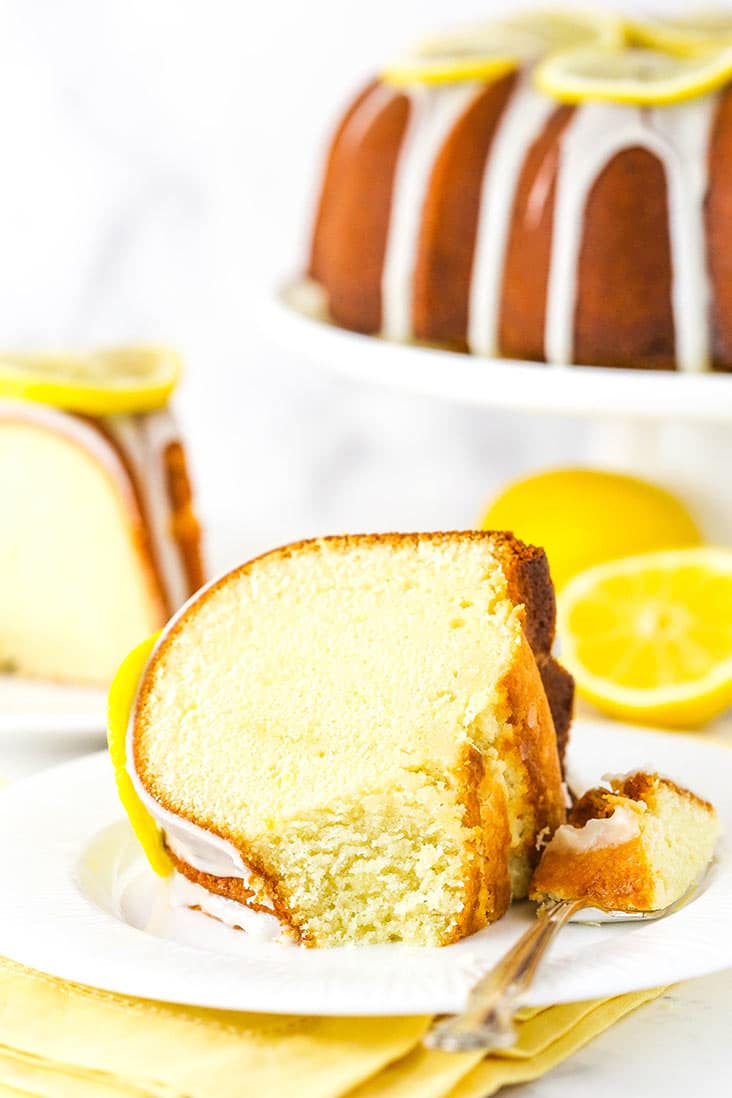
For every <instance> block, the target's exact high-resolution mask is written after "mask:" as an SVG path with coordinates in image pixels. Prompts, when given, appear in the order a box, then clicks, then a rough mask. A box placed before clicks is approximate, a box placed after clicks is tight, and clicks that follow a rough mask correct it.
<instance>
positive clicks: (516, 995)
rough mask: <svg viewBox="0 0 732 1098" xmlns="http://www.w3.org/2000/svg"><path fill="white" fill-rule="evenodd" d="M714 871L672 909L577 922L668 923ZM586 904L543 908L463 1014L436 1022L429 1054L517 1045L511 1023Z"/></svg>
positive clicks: (428, 1038) (599, 915)
mask: <svg viewBox="0 0 732 1098" xmlns="http://www.w3.org/2000/svg"><path fill="white" fill-rule="evenodd" d="M713 865H714V859H712V860H711V861H710V862H709V863H708V864H707V865H706V866H705V868H704V870H703V871H702V873H701V874H700V875H699V877H698V878H697V880H696V881H694V883H693V884H692V885H691V887H690V888H689V889H688V890H687V891H686V892H685V893H684V895H683V896H681V897H680V898H679V899H678V900H676V901H675V902H674V903H672V904H669V906H668V907H664V908H660V909H659V910H658V911H632V912H628V911H598V910H596V909H595V908H593V909H592V914H591V915H589V913H588V915H587V916H586V917H584V918H581V919H575V920H574V921H575V922H576V923H580V924H582V925H584V926H599V925H601V924H603V923H616V922H617V923H630V922H633V923H635V922H654V921H655V920H656V919H665V918H666V916H668V915H673V914H674V912H676V911H679V910H680V909H681V908H682V907H685V906H686V904H688V903H689V902H690V901H691V900H693V899H695V897H696V896H698V895H699V894H700V893H701V892H703V891H704V889H705V888H706V885H707V883H708V880H709V877H710V875H711V870H712V867H713ZM589 907H590V904H588V902H587V901H586V900H557V901H555V902H554V903H550V904H547V905H545V906H544V907H542V908H540V909H539V910H538V912H537V919H536V921H535V922H534V923H533V924H532V925H531V926H530V927H529V929H528V930H527V931H526V933H525V934H522V935H521V937H520V938H519V940H518V941H517V942H516V944H515V945H514V946H512V948H511V949H510V950H509V951H508V953H506V954H505V956H504V957H502V958H501V960H500V961H499V962H498V963H497V964H496V965H495V966H494V967H493V968H492V969H491V970H490V971H489V972H487V973H486V974H485V976H483V977H481V979H480V980H478V982H477V984H475V986H474V987H473V989H472V990H471V992H470V995H469V996H468V1002H467V1006H466V1008H465V1010H464V1011H462V1013H461V1014H453V1015H451V1016H449V1017H447V1018H443V1019H442V1020H441V1021H439V1022H437V1023H436V1024H435V1025H434V1026H433V1027H432V1028H431V1029H430V1030H429V1032H428V1033H427V1034H426V1035H425V1037H424V1039H423V1043H424V1044H425V1045H426V1046H427V1048H432V1049H439V1050H440V1051H442V1052H471V1051H477V1050H478V1049H483V1050H484V1051H486V1052H489V1051H490V1050H491V1049H495V1048H509V1047H510V1046H511V1045H513V1044H514V1043H515V1040H516V1030H515V1027H514V1023H513V1019H514V1015H515V1014H516V1011H517V1010H518V1008H519V1006H520V1005H521V998H522V996H523V995H524V994H525V993H526V992H527V991H528V989H529V988H530V987H531V984H532V981H533V979H534V976H535V974H536V970H537V968H538V967H539V962H540V961H541V959H542V957H543V956H544V955H545V953H546V951H547V950H548V948H549V946H550V945H551V943H552V942H553V941H554V938H555V937H556V936H557V934H558V933H559V931H560V930H561V929H562V927H563V926H564V925H565V923H567V922H568V921H569V920H570V919H571V918H572V916H573V915H576V914H577V913H578V912H579V911H582V910H583V909H587V908H589Z"/></svg>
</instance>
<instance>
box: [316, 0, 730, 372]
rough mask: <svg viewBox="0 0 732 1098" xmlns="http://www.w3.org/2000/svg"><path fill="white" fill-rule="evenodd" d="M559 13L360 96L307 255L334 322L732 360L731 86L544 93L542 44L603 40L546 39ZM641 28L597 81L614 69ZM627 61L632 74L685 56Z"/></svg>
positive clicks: (564, 353) (567, 354)
mask: <svg viewBox="0 0 732 1098" xmlns="http://www.w3.org/2000/svg"><path fill="white" fill-rule="evenodd" d="M520 18H521V17H519V19H520ZM542 18H543V17H542V14H541V13H535V14H534V16H533V24H532V35H531V36H529V39H528V41H527V42H523V41H522V40H521V33H523V32H521V27H519V28H518V31H519V32H521V33H517V27H516V26H515V25H514V24H515V22H516V20H515V19H513V20H512V19H509V20H508V21H501V22H497V23H496V24H494V25H492V26H484V27H479V28H475V29H474V30H473V31H472V32H471V31H466V32H463V34H462V36H461V35H455V36H452V37H451V36H450V35H447V36H445V37H444V38H443V39H442V46H441V47H440V43H439V42H438V43H437V45H435V43H429V44H427V45H426V46H424V47H422V48H421V52H420V51H419V50H418V51H417V52H416V59H414V60H413V61H412V62H411V63H409V64H403V65H402V66H401V67H400V66H399V65H397V66H396V67H392V68H391V69H388V70H386V71H385V73H384V74H383V75H382V76H381V77H379V78H378V79H376V80H374V81H372V82H371V83H370V84H369V85H368V86H367V87H366V88H365V89H364V90H363V91H361V92H360V93H359V95H358V96H357V97H356V99H355V100H354V101H353V102H352V103H351V105H350V106H349V107H348V109H347V110H346V112H345V114H344V115H343V117H342V119H341V121H340V124H339V125H338V128H337V130H336V133H335V136H334V138H333V140H332V144H331V146H330V150H329V153H328V156H327V162H326V167H325V174H324V180H323V183H322V190H321V194H320V200H319V205H318V209H317V215H316V218H315V223H314V230H313V236H312V247H311V254H310V260H309V265H308V275H309V278H310V279H311V280H312V281H313V282H314V283H315V285H316V287H318V288H319V290H320V291H321V292H322V296H323V298H324V301H325V303H326V307H327V309H328V312H329V314H330V317H331V319H333V320H334V321H335V322H336V323H337V324H340V325H342V326H344V327H346V328H350V329H352V330H355V331H358V332H364V333H373V334H377V333H378V334H381V335H383V336H385V337H386V338H388V339H392V340H397V341H426V342H429V343H435V344H441V345H446V346H448V347H451V348H453V349H456V350H463V351H471V352H473V353H475V354H478V355H487V356H503V357H507V358H519V359H530V360H537V361H546V362H548V363H552V364H557V365H567V364H572V363H579V364H583V365H601V366H619V367H645V368H647V369H664V370H666V369H678V370H686V371H700V370H705V369H714V370H723V371H728V370H730V369H732V295H731V292H730V285H732V281H731V280H730V263H732V260H730V256H731V255H732V247H730V224H731V222H730V207H731V203H732V198H731V192H730V186H729V175H730V164H732V84H730V83H729V82H728V83H726V84H724V85H723V86H722V87H717V88H716V89H715V90H714V91H705V90H704V89H705V88H706V87H708V86H709V84H710V83H712V81H711V79H707V77H706V76H705V75H704V73H702V72H700V75H699V78H698V81H697V83H698V88H699V91H698V94H693V95H691V93H690V90H689V89H690V88H691V89H692V90H693V86H692V79H693V78H692V76H688V78H687V84H686V85H685V86H684V88H683V89H682V90H681V91H679V92H678V98H679V99H680V101H679V102H673V103H665V104H664V105H650V106H649V105H642V104H641V102H640V101H639V102H635V103H634V102H627V98H628V96H629V94H630V95H631V97H632V93H629V92H628V81H627V80H625V81H624V80H623V79H622V78H620V79H618V80H617V81H616V83H617V97H616V99H615V101H613V89H612V87H609V78H608V82H606V84H605V85H604V86H603V87H602V88H601V89H600V91H598V89H597V86H596V85H597V83H598V81H595V82H594V84H593V86H592V87H590V86H589V85H590V84H591V83H592V81H591V80H590V79H585V80H584V85H583V86H584V87H585V88H586V99H585V101H583V102H578V103H567V102H561V101H560V100H561V99H562V97H563V92H564V91H566V96H565V97H566V98H568V99H572V98H580V97H581V94H580V95H575V94H574V93H573V92H572V88H571V86H569V85H568V90H567V89H562V88H560V89H559V91H558V93H557V97H556V98H555V97H553V96H552V95H551V94H547V92H546V90H540V89H539V87H537V84H536V80H535V75H536V74H535V70H534V64H535V62H536V60H537V56H538V55H539V54H540V53H541V51H542V50H543V51H544V52H545V53H546V52H547V51H549V52H550V51H551V50H552V49H553V48H556V47H557V45H559V46H562V45H564V44H567V43H569V44H572V43H574V42H575V41H576V40H577V39H578V38H579V39H580V41H581V42H582V44H583V45H584V44H585V42H586V41H587V40H589V39H588V38H587V35H586V36H585V39H582V37H581V36H579V35H578V34H577V33H575V34H574V37H572V36H571V35H569V36H567V37H566V41H565V42H564V43H563V42H562V40H561V36H560V39H559V41H557V40H556V38H555V37H553V36H552V34H551V33H549V31H547V33H546V34H545V35H544V40H543V41H542V35H541V33H538V34H536V33H535V32H537V31H539V32H541V30H542ZM546 19H547V21H548V22H547V25H549V20H550V17H549V16H546ZM506 22H508V26H506V25H505V24H506ZM728 22H729V21H728ZM527 25H528V24H527ZM601 26H602V27H603V28H604V30H605V31H607V23H606V22H605V23H601ZM624 33H625V31H624V28H623V27H622V26H620V25H619V24H618V26H617V28H616V39H617V40H616V41H615V42H614V43H613V42H612V34H611V35H610V39H611V41H610V42H609V43H608V35H607V34H605V36H604V41H602V42H600V44H599V45H598V47H597V52H596V53H593V54H591V55H590V61H589V62H588V61H587V55H586V54H585V55H583V56H582V57H580V58H579V59H578V61H577V65H576V69H577V71H578V72H579V73H580V76H584V77H587V71H588V69H590V70H592V69H593V67H594V68H595V70H596V71H599V72H602V71H603V70H602V66H603V65H605V66H606V68H607V71H608V72H612V71H614V69H613V66H615V67H617V65H618V62H617V54H618V53H619V52H620V51H621V48H622V47H621V43H622V38H623V34H624ZM598 36H599V37H602V36H601V35H599V32H598ZM501 43H504V44H505V53H506V55H507V57H510V55H511V54H513V56H514V63H513V64H510V63H508V61H507V60H506V58H502V57H501V54H502V50H501ZM440 48H441V49H442V54H443V55H444V56H442V57H441V55H440V54H439V49H440ZM471 51H472V56H473V57H474V59H475V60H474V63H473V64H466V63H465V57H466V56H467V57H468V59H469V58H470V57H471ZM608 51H610V54H611V56H610V60H609V61H608ZM435 56H436V57H437V59H438V60H440V59H441V61H442V67H440V65H437V67H435ZM623 56H624V60H623V61H622V62H621V66H622V67H623V69H627V70H628V71H629V73H630V75H631V76H637V77H638V79H637V80H636V84H635V85H634V86H637V84H638V83H640V82H642V81H643V80H647V79H650V76H649V74H650V73H654V72H655V71H656V70H657V71H658V73H659V83H660V82H663V81H664V80H666V71H667V69H673V68H674V66H676V65H679V66H683V65H685V64H687V62H678V60H677V59H674V58H673V57H672V56H671V55H670V54H669V55H667V54H664V53H662V52H659V51H654V50H651V49H644V50H638V49H637V48H636V49H631V48H626V50H625V53H624V55H623ZM445 58H447V60H445ZM491 58H493V61H492V62H491ZM563 64H565V65H566V63H565V62H563ZM583 66H584V68H583ZM482 67H484V68H485V70H486V75H484V76H482V77H481V76H480V72H481V68H482ZM566 67H569V66H568V65H566ZM507 69H508V71H507ZM682 71H683V72H685V71H686V70H683V69H682ZM714 72H715V78H714V81H713V82H714V83H715V84H716V85H718V84H719V83H720V81H721V77H720V75H719V72H720V70H719V67H717V68H716V69H715V70H714ZM727 72H728V73H729V77H728V79H732V63H729V59H728V63H727ZM591 76H592V71H590V77H591ZM649 95H650V93H648V92H646V98H648V96H649ZM668 95H670V93H667V97H668ZM643 98H644V93H643V88H641V91H640V93H639V100H643ZM658 98H659V100H661V99H663V89H661V90H659V91H658ZM595 99H597V100H599V99H603V100H605V101H602V102H601V101H594V100H595ZM624 99H625V100H626V101H623V100H624ZM608 100H609V101H608Z"/></svg>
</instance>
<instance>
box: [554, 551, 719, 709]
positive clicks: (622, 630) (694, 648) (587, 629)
mask: <svg viewBox="0 0 732 1098" xmlns="http://www.w3.org/2000/svg"><path fill="white" fill-rule="evenodd" d="M559 632H560V638H561V659H562V662H563V663H564V664H565V665H566V667H567V668H568V670H569V671H571V672H572V674H573V675H574V676H575V679H576V681H577V687H578V690H579V691H580V693H581V694H582V695H583V696H584V697H586V698H587V699H588V700H589V701H591V702H593V703H594V704H595V705H596V706H597V707H598V709H601V710H602V711H603V712H605V713H609V714H611V715H612V716H616V717H621V718H623V719H626V720H631V721H637V722H640V723H643V724H655V725H659V726H662V727H668V728H696V727H699V726H700V725H703V724H705V723H706V722H707V721H709V720H711V719H712V718H713V717H716V716H718V715H719V714H720V713H721V712H723V710H725V709H726V708H727V707H728V706H729V705H731V704H732V550H730V549H717V548H713V547H702V548H696V549H676V550H668V551H666V552H662V553H644V554H641V555H640V556H635V557H627V558H625V559H624V560H617V561H612V562H610V563H608V564H601V565H598V566H597V567H595V568H590V569H588V570H587V571H586V572H582V573H580V574H579V575H578V576H576V577H575V578H574V579H573V580H571V582H570V583H569V584H567V586H566V587H565V588H564V590H563V591H562V592H561V594H560V596H559Z"/></svg>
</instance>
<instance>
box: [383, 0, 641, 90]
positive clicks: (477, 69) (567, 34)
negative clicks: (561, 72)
mask: <svg viewBox="0 0 732 1098" xmlns="http://www.w3.org/2000/svg"><path fill="white" fill-rule="evenodd" d="M623 41H624V29H623V24H622V23H621V21H620V20H618V19H616V18H614V17H612V16H603V15H594V14H589V13H588V14H584V13H579V12H570V11H564V10H562V9H556V10H553V9H550V10H547V11H534V12H524V13H519V14H518V15H515V16H509V17H507V18H505V19H496V20H493V21H491V22H488V23H476V24H472V25H471V24H469V25H467V26H462V27H457V28H456V29H455V30H448V31H444V32H441V33H438V34H434V35H430V36H427V37H425V38H422V39H420V40H419V41H418V42H417V44H416V45H415V47H414V48H413V49H412V50H411V51H409V52H408V53H407V54H406V55H405V56H403V57H401V58H397V59H396V60H394V61H392V62H390V63H389V64H388V65H386V66H385V67H384V69H383V70H382V73H381V76H382V79H384V80H385V81H386V82H387V83H391V84H396V85H406V84H414V83H422V84H446V83H452V82H453V81H459V80H487V79H495V78H497V77H498V76H502V75H503V74H504V73H506V72H510V71H511V69H514V68H516V67H517V66H518V65H520V64H521V63H522V62H523V61H527V60H535V59H536V58H537V57H542V56H544V55H545V54H546V53H549V52H553V51H555V50H565V49H569V48H571V47H573V46H579V45H583V44H587V43H589V42H592V43H595V44H603V45H606V46H617V45H620V44H621V43H622V42H623Z"/></svg>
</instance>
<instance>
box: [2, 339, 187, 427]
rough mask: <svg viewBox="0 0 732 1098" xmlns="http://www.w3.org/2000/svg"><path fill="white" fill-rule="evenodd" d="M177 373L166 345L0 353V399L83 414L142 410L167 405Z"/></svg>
mask: <svg viewBox="0 0 732 1098" xmlns="http://www.w3.org/2000/svg"><path fill="white" fill-rule="evenodd" d="M180 374H181V360H180V357H179V355H178V354H177V352H176V351H174V350H172V349H171V348H169V347H116V348H113V349H109V350H99V351H88V352H87V351H85V352H72V351H69V352H65V351H58V352H56V351H54V352H43V351H42V352H38V353H35V352H25V351H8V352H5V353H3V352H0V397H20V398H22V399H24V400H34V401H39V402H40V403H42V404H52V405H54V406H55V407H57V408H65V409H66V410H67V411H71V412H82V413H86V414H88V415H115V414H125V413H130V412H148V411H151V410H153V409H154V408H160V407H162V406H163V405H164V404H166V403H167V401H168V400H169V398H170V395H171V393H172V392H173V389H174V388H175V386H176V385H177V383H178V380H179V378H180Z"/></svg>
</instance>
